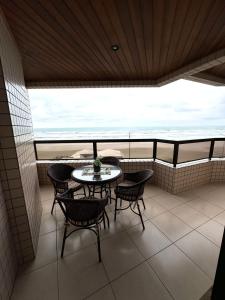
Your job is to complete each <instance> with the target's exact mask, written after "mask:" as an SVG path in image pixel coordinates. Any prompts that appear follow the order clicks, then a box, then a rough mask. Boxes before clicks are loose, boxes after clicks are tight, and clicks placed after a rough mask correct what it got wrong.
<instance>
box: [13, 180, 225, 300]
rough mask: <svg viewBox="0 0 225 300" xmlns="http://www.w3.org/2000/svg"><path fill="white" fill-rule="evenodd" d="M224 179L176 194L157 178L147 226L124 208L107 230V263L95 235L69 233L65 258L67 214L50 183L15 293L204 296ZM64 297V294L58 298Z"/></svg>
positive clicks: (222, 213)
mask: <svg viewBox="0 0 225 300" xmlns="http://www.w3.org/2000/svg"><path fill="white" fill-rule="evenodd" d="M224 193H225V186H224V184H218V183H217V184H216V183H214V184H207V185H203V186H200V187H198V188H195V189H192V190H191V191H188V192H183V193H179V194H178V195H172V194H170V193H168V192H166V191H164V190H162V189H161V188H159V187H157V186H156V185H152V184H149V185H147V186H146V190H145V202H146V210H143V215H144V222H145V227H146V229H145V231H142V227H141V225H140V219H139V217H136V216H135V215H134V214H132V213H130V212H128V211H125V212H123V213H120V214H119V215H118V219H117V221H116V223H115V222H114V221H113V209H114V205H113V204H112V205H109V206H108V207H107V211H108V214H109V217H110V229H106V230H104V229H103V228H102V230H101V239H102V244H101V248H102V256H103V262H102V263H101V264H99V263H98V259H97V251H96V243H95V236H94V234H93V233H91V232H90V233H89V232H86V231H83V232H81V233H80V234H74V235H72V236H70V238H69V239H68V241H67V243H66V247H65V256H64V258H63V259H61V258H60V256H59V255H60V254H59V253H60V250H61V243H62V227H63V223H64V222H63V217H62V213H61V211H60V208H59V207H58V206H57V205H56V207H55V210H54V214H53V216H52V215H51V214H50V209H51V205H52V199H53V190H52V188H51V186H49V185H46V186H42V187H41V201H42V206H43V215H42V222H41V227H40V236H39V244H38V248H37V255H36V258H35V260H34V261H33V262H32V263H30V264H28V265H27V266H26V268H25V269H24V270H23V272H22V274H21V275H20V276H19V277H18V279H17V281H16V283H15V287H14V292H13V296H12V299H16V300H20V299H21V300H22V299H23V300H24V299H32V296H33V295H34V294H36V295H38V299H48V300H50V299H121V300H124V299H149V295H151V297H153V298H152V299H182V300H185V299H200V298H201V296H202V295H203V294H204V293H205V292H206V291H207V290H208V289H209V288H210V287H211V286H212V284H213V280H214V276H215V270H216V265H217V259H218V255H219V249H220V244H221V238H222V234H223V228H224V225H225V198H224ZM58 297H59V298H58Z"/></svg>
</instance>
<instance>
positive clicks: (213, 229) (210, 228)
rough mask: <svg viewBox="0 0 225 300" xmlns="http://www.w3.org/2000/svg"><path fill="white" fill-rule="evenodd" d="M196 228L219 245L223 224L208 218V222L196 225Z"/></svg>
mask: <svg viewBox="0 0 225 300" xmlns="http://www.w3.org/2000/svg"><path fill="white" fill-rule="evenodd" d="M196 230H197V231H198V232H200V233H201V234H203V235H204V236H205V237H207V238H208V239H209V240H211V241H212V242H213V243H215V244H216V245H217V246H219V247H220V245H221V241H222V237H223V230H224V226H222V225H221V224H219V223H217V222H215V221H213V220H210V221H209V222H207V223H205V224H203V225H201V226H200V227H198V228H197V229H196Z"/></svg>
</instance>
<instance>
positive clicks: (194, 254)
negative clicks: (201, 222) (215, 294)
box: [176, 231, 219, 279]
mask: <svg viewBox="0 0 225 300" xmlns="http://www.w3.org/2000/svg"><path fill="white" fill-rule="evenodd" d="M176 245H177V246H178V247H179V248H180V249H181V250H182V251H183V252H184V253H185V254H186V255H187V256H188V257H189V258H190V259H191V260H192V261H193V262H194V263H195V264H197V265H198V266H199V267H200V269H201V270H202V271H203V272H205V273H206V274H207V275H208V276H209V277H210V278H211V279H214V276H215V271H216V267H217V261H218V257H219V247H217V246H216V245H215V244H213V243H212V242H210V241H209V240H208V239H207V238H205V237H204V236H202V235H201V234H200V233H198V232H197V231H193V232H191V233H189V234H188V235H186V236H185V237H183V238H182V239H180V240H179V241H177V242H176Z"/></svg>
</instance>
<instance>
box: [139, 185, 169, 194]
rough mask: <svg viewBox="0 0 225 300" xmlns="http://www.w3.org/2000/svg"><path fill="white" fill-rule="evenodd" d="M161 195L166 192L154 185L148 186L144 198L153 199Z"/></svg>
mask: <svg viewBox="0 0 225 300" xmlns="http://www.w3.org/2000/svg"><path fill="white" fill-rule="evenodd" d="M161 193H164V191H163V190H162V189H161V188H160V187H158V186H156V185H154V184H146V185H145V193H144V197H153V196H156V195H159V194H161Z"/></svg>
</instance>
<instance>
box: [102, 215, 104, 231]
mask: <svg viewBox="0 0 225 300" xmlns="http://www.w3.org/2000/svg"><path fill="white" fill-rule="evenodd" d="M102 219H103V225H104V229H105V213H104V214H103V218H102Z"/></svg>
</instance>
